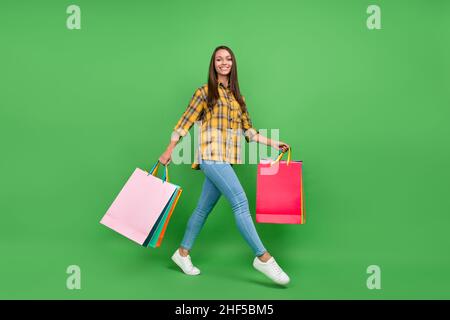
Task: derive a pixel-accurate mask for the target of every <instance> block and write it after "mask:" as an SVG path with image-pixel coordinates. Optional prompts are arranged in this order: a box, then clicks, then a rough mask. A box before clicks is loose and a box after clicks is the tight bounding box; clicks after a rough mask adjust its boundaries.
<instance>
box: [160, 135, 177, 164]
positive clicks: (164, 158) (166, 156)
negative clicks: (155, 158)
mask: <svg viewBox="0 0 450 320" xmlns="http://www.w3.org/2000/svg"><path fill="white" fill-rule="evenodd" d="M179 141H180V136H179V134H178V133H177V132H175V131H174V132H173V133H172V137H171V138H170V142H169V144H168V145H167V148H166V151H164V152H163V154H162V155H161V156H160V157H159V162H161V163H162V164H163V165H168V164H169V163H170V161H172V152H173V149H175V146H176V145H177V143H178V142H179Z"/></svg>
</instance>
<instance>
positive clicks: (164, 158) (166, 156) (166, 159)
mask: <svg viewBox="0 0 450 320" xmlns="http://www.w3.org/2000/svg"><path fill="white" fill-rule="evenodd" d="M170 161H172V151H171V150H166V151H165V152H164V153H163V154H162V155H161V156H160V157H159V162H161V163H162V164H163V165H165V166H166V165H168V164H169V163H170Z"/></svg>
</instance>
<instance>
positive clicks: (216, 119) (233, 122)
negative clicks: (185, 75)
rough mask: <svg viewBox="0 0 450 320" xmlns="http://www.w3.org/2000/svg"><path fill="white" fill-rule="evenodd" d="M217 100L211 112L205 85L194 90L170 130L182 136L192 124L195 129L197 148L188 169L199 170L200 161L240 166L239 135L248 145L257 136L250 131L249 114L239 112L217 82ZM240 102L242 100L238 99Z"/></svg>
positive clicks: (232, 100)
mask: <svg viewBox="0 0 450 320" xmlns="http://www.w3.org/2000/svg"><path fill="white" fill-rule="evenodd" d="M218 90H219V100H217V103H216V104H215V105H214V107H213V110H212V112H211V111H210V110H209V109H208V106H207V103H206V99H207V95H208V85H207V84H205V85H203V86H202V87H200V88H198V89H197V90H196V91H195V93H194V95H193V96H192V99H191V101H190V102H189V105H188V107H187V109H186V111H185V112H184V113H183V115H182V116H181V118H180V120H179V121H178V122H177V124H176V125H175V127H174V133H175V134H176V135H178V136H180V138H182V137H184V136H185V135H186V134H187V133H188V131H189V129H190V128H191V127H192V125H193V124H194V123H197V124H198V127H199V148H196V150H195V159H194V162H193V164H192V169H195V170H199V169H200V166H199V164H200V163H201V160H217V161H225V162H228V163H231V164H239V163H242V160H241V136H242V134H244V136H245V140H246V141H247V142H250V141H251V140H252V139H253V137H254V136H255V135H256V134H257V133H258V130H256V129H255V128H253V126H252V122H251V119H250V115H249V114H248V110H247V112H245V113H243V112H242V110H241V107H240V105H239V103H238V101H237V100H236V99H235V97H234V95H233V93H232V92H231V90H230V89H229V88H228V87H225V86H224V85H223V84H222V83H221V82H219V85H218ZM242 98H243V99H244V100H245V98H244V97H242Z"/></svg>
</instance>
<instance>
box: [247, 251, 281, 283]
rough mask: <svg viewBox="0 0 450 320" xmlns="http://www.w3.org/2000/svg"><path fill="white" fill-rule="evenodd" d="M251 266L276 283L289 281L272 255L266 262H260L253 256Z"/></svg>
mask: <svg viewBox="0 0 450 320" xmlns="http://www.w3.org/2000/svg"><path fill="white" fill-rule="evenodd" d="M253 266H254V267H255V269H256V270H258V271H260V272H262V273H264V274H265V275H266V276H267V277H268V278H270V279H271V280H273V281H274V282H276V283H278V284H281V285H286V284H288V283H289V281H290V279H289V277H288V275H287V274H286V273H285V272H284V271H283V269H281V267H280V266H279V265H278V263H277V262H276V261H275V258H274V257H271V258H270V259H269V260H268V261H267V262H262V261H261V260H259V259H258V257H255V260H253Z"/></svg>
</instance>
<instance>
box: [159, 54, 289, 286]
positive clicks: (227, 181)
mask: <svg viewBox="0 0 450 320" xmlns="http://www.w3.org/2000/svg"><path fill="white" fill-rule="evenodd" d="M198 120H201V136H200V152H197V151H196V153H197V154H196V161H194V163H193V165H192V168H193V169H196V170H202V171H203V173H204V174H205V181H204V183H203V189H202V193H201V196H200V199H199V201H198V204H197V207H196V208H195V210H194V212H193V213H192V215H191V217H190V219H189V221H188V224H187V228H186V231H185V234H184V237H183V240H182V241H181V245H180V247H179V248H178V249H177V250H176V251H175V253H174V254H173V256H172V260H173V261H174V262H175V263H176V264H177V265H178V266H179V267H180V268H181V270H182V271H183V272H184V273H186V274H188V275H198V274H200V270H199V269H198V268H197V267H195V266H194V265H193V264H192V262H191V257H190V255H189V251H190V250H191V248H192V246H193V244H194V241H195V239H196V238H197V236H198V234H199V233H200V230H201V229H202V227H203V225H204V224H205V222H206V219H207V217H208V215H209V214H210V212H211V211H212V209H213V208H214V206H215V205H216V203H217V201H218V200H219V198H220V197H221V195H222V194H223V195H224V196H225V197H226V198H227V200H228V202H229V203H230V204H231V206H232V210H233V213H234V216H235V219H236V224H237V226H238V229H239V231H240V233H241V234H242V236H243V237H244V239H245V240H246V242H247V244H248V245H249V247H250V248H251V249H252V251H253V253H254V254H255V256H256V257H255V258H254V260H253V266H254V267H255V269H257V270H258V271H261V272H262V273H263V274H265V275H266V276H267V277H269V278H270V279H272V280H273V281H274V282H276V283H278V284H281V285H286V284H288V283H289V281H290V279H289V277H288V275H287V274H286V273H285V272H284V271H283V270H282V269H281V268H280V266H279V265H278V264H277V262H276V261H275V259H274V258H273V257H272V256H271V255H270V254H269V252H268V251H267V250H266V249H265V247H264V245H263V243H262V242H261V240H260V238H259V236H258V233H257V231H256V228H255V225H254V223H253V220H252V217H251V215H250V210H249V205H248V200H247V196H246V194H245V191H244V189H243V188H242V185H241V183H240V182H239V179H238V177H237V176H236V173H235V172H234V170H233V168H232V167H231V166H232V165H233V164H239V163H242V161H241V155H240V152H241V145H240V132H241V129H242V132H243V133H244V136H245V139H246V141H247V142H250V141H256V142H260V143H263V144H266V145H270V146H271V147H273V148H276V149H282V150H283V151H287V150H288V149H289V145H287V144H286V143H283V142H280V141H275V140H270V139H268V138H266V137H264V136H262V135H260V134H259V132H258V130H256V129H255V128H254V127H253V125H252V121H251V119H250V115H249V111H248V109H247V106H246V103H245V100H244V97H243V96H242V95H241V93H240V89H239V82H238V76H237V63H236V58H235V56H234V54H233V51H232V50H231V49H230V48H228V47H226V46H219V47H217V48H216V49H215V50H214V52H213V54H212V56H211V61H210V64H209V73H208V83H207V84H204V85H203V86H201V87H199V88H198V89H197V90H196V91H195V93H194V95H193V97H192V99H191V101H190V103H189V105H188V107H187V109H186V110H185V112H184V113H183V115H182V116H181V118H180V120H179V121H178V122H177V124H176V125H175V127H174V132H173V133H172V139H171V142H170V144H169V146H168V147H167V150H166V151H165V152H164V153H163V154H162V155H161V157H160V158H159V161H160V162H161V163H163V164H164V165H168V164H169V163H170V159H171V155H172V151H173V149H174V147H175V145H176V144H177V143H178V141H180V139H181V138H182V137H184V136H186V135H187V134H188V131H189V129H190V128H191V127H192V125H193V124H194V122H196V121H198Z"/></svg>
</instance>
